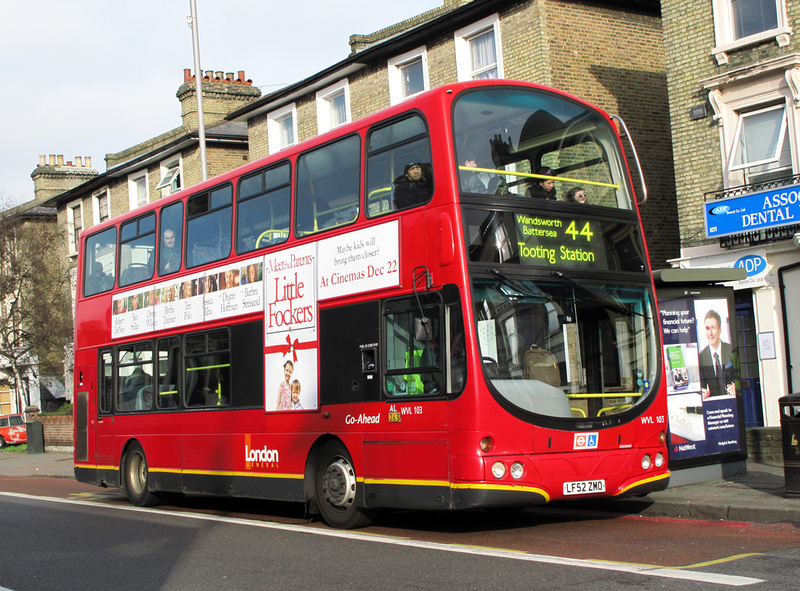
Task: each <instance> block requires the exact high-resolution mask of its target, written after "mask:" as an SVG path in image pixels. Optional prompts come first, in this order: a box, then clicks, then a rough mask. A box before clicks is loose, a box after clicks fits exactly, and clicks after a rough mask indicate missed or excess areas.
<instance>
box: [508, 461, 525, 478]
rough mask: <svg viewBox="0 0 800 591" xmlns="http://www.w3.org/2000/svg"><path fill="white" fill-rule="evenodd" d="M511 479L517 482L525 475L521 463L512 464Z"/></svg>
mask: <svg viewBox="0 0 800 591" xmlns="http://www.w3.org/2000/svg"><path fill="white" fill-rule="evenodd" d="M510 472H511V478H513V479H514V480H519V479H520V478H522V476H523V475H524V474H525V466H523V465H522V463H521V462H514V463H513V464H511V471H510Z"/></svg>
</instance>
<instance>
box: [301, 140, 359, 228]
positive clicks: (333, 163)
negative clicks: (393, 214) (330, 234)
mask: <svg viewBox="0 0 800 591" xmlns="http://www.w3.org/2000/svg"><path fill="white" fill-rule="evenodd" d="M360 178H361V139H360V138H359V136H357V135H353V136H350V137H346V138H344V139H342V140H338V141H336V142H333V143H331V144H327V145H325V146H322V147H321V148H317V149H315V150H313V151H311V152H307V153H305V154H303V155H301V156H300V158H298V160H297V205H296V207H295V211H296V212H297V214H296V217H297V221H296V222H295V229H296V232H297V236H298V237H300V236H308V235H309V234H314V233H316V232H319V231H321V230H325V229H328V228H334V227H337V226H341V225H343V224H349V223H351V222H354V221H355V220H356V219H357V218H358V205H359V189H360V186H361V182H360Z"/></svg>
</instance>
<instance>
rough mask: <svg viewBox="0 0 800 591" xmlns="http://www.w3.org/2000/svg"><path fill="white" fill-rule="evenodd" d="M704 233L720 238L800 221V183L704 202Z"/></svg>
mask: <svg viewBox="0 0 800 591" xmlns="http://www.w3.org/2000/svg"><path fill="white" fill-rule="evenodd" d="M703 208H704V213H705V223H706V236H707V237H708V238H719V237H722V236H730V235H731V234H741V233H743V232H754V231H756V230H765V229H768V228H778V227H780V226H789V225H791V224H798V223H800V185H791V186H789V187H780V188H777V189H770V190H768V191H761V192H758V193H748V194H747V195H741V196H738V197H731V198H730V199H717V200H715V201H710V202H708V203H704V204H703Z"/></svg>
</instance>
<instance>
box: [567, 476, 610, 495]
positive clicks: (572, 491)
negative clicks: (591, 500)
mask: <svg viewBox="0 0 800 591" xmlns="http://www.w3.org/2000/svg"><path fill="white" fill-rule="evenodd" d="M604 492H606V481H605V480H603V479H600V480H577V481H574V482H565V483H564V495H565V496H567V495H589V494H593V493H604Z"/></svg>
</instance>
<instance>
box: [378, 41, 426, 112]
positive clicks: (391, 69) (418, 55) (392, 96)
mask: <svg viewBox="0 0 800 591" xmlns="http://www.w3.org/2000/svg"><path fill="white" fill-rule="evenodd" d="M417 60H420V62H421V63H422V90H421V91H420V92H425V91H426V90H429V89H430V87H431V85H430V80H429V78H428V50H427V48H426V47H425V46H424V45H423V46H422V47H417V48H416V49H412V50H411V51H407V52H405V53H404V54H402V55H398V56H396V57H393V58H392V59H390V60H389V64H388V68H387V70H388V73H389V101H390V103H391V104H392V105H396V104H398V103H401V102H403V101H404V100H406V99H407V98H410V97H412V96H416V95H417V94H420V92H417V93H414V94H410V95H408V96H406V95H405V94H404V92H403V91H404V87H403V68H404V67H405V66H407V65H409V64H411V63H412V62H415V61H417Z"/></svg>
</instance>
